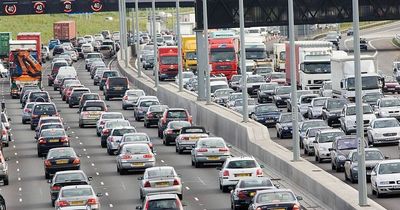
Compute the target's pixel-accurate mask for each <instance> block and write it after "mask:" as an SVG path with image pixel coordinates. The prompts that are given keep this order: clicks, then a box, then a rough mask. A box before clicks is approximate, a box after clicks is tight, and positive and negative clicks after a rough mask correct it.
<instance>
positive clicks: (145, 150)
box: [116, 144, 156, 175]
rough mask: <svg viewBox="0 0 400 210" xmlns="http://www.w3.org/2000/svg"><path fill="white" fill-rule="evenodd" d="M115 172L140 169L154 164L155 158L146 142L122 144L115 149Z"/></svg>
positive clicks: (123, 172) (121, 172)
mask: <svg viewBox="0 0 400 210" xmlns="http://www.w3.org/2000/svg"><path fill="white" fill-rule="evenodd" d="M116 160H117V172H118V173H119V174H120V175H124V174H125V173H126V172H127V171H142V170H145V169H146V168H151V167H154V166H155V165H156V158H155V155H154V154H153V152H152V150H151V148H150V147H149V145H148V144H123V145H122V146H121V147H120V148H118V150H117V157H116Z"/></svg>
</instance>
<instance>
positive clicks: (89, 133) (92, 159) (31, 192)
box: [0, 61, 327, 210]
mask: <svg viewBox="0 0 400 210" xmlns="http://www.w3.org/2000/svg"><path fill="white" fill-rule="evenodd" d="M84 65H85V64H84V62H83V61H78V62H77V63H75V64H74V66H75V68H76V69H77V71H78V77H79V79H80V81H81V82H82V84H84V85H85V86H86V87H89V88H90V89H91V91H92V92H98V93H99V94H100V95H102V93H101V92H100V91H99V90H98V87H97V86H93V82H92V80H91V79H90V75H89V73H88V72H86V71H85V69H84ZM111 66H112V68H116V65H115V62H114V63H111ZM44 68H45V69H46V71H45V72H44V74H43V75H47V74H48V71H49V63H47V64H45V65H44ZM0 82H1V97H2V98H3V99H4V100H5V102H6V107H7V112H8V114H9V116H10V117H11V120H12V132H13V136H12V140H13V141H12V142H11V143H10V147H9V148H5V149H4V154H5V156H6V157H7V158H8V159H9V160H8V164H9V174H10V185H9V186H1V187H0V193H1V194H2V195H3V196H4V197H5V199H6V202H7V209H9V210H21V209H29V210H47V209H53V208H52V207H51V203H50V195H49V184H48V183H47V181H46V180H45V177H44V169H43V159H41V158H38V157H37V153H36V142H35V140H34V138H33V136H34V132H33V131H31V130H30V129H29V125H23V124H22V123H21V116H20V113H21V108H20V107H21V105H20V104H19V101H18V100H12V99H11V98H10V96H9V94H8V90H9V85H8V81H7V80H5V79H3V80H1V81H0ZM43 84H47V81H46V79H45V80H44V81H43ZM44 86H45V88H44V89H45V90H47V91H48V92H49V93H50V95H51V97H52V101H53V102H54V103H56V105H57V108H58V109H59V110H61V116H62V118H63V120H64V122H65V123H66V124H67V126H68V127H69V130H68V133H69V135H71V137H70V138H71V139H72V141H71V146H72V147H73V148H74V149H75V151H76V152H77V154H78V155H80V156H81V169H82V170H83V171H85V172H86V174H87V175H88V176H92V177H93V178H94V180H93V181H92V186H93V188H94V189H95V191H96V192H101V193H102V194H103V197H102V198H101V199H100V202H101V205H102V209H118V210H132V209H135V206H137V205H139V204H140V200H139V185H138V181H137V178H138V177H140V176H141V173H136V174H129V175H124V176H120V175H119V174H118V173H117V170H116V161H115V157H113V156H109V155H108V154H107V153H106V150H105V149H103V148H101V147H100V142H99V137H97V136H96V133H95V129H94V128H79V126H78V114H77V113H76V111H77V109H71V108H68V106H67V104H66V103H65V102H63V101H62V100H61V97H60V95H59V94H58V91H53V90H52V87H48V86H47V85H44ZM131 87H132V86H131ZM107 104H108V105H109V106H110V107H109V110H110V111H120V112H122V113H123V114H124V115H125V117H126V118H127V119H128V120H129V121H130V122H131V124H132V125H133V126H135V127H136V129H137V130H138V132H145V133H147V134H148V135H149V136H150V137H151V140H152V141H153V144H154V145H155V150H156V152H157V157H156V158H157V165H170V166H173V167H175V169H176V171H177V173H179V174H181V177H182V181H183V186H184V193H183V198H184V199H183V203H184V204H185V205H186V207H185V209H187V210H206V209H212V210H222V209H229V207H230V200H229V194H227V193H225V194H223V193H221V191H220V190H219V188H218V182H217V175H218V171H217V170H215V167H205V168H201V169H195V168H194V167H192V166H191V163H190V156H189V155H178V154H177V153H175V149H174V147H171V146H170V147H166V146H163V145H162V142H161V140H160V139H159V138H158V137H157V130H156V128H151V129H147V128H145V127H144V126H143V122H135V121H134V119H133V112H132V111H131V110H122V108H121V101H120V100H113V101H107ZM232 150H233V155H236V156H237V155H243V153H241V152H240V151H238V150H236V149H235V148H233V149H232ZM261 164H262V163H261ZM265 173H266V174H267V175H268V176H269V177H274V178H278V179H279V178H280V177H279V175H277V174H275V173H274V172H272V171H267V170H265ZM276 183H278V184H279V185H280V186H281V187H287V188H291V189H293V190H294V192H296V193H297V194H299V195H301V196H303V198H304V201H302V205H303V207H305V208H307V209H327V208H326V207H322V206H323V205H322V204H320V203H319V202H318V201H315V200H314V199H313V198H312V197H311V196H309V195H307V194H303V192H302V190H301V189H298V188H296V186H292V185H291V183H290V182H289V181H287V180H283V179H282V180H279V181H277V182H276Z"/></svg>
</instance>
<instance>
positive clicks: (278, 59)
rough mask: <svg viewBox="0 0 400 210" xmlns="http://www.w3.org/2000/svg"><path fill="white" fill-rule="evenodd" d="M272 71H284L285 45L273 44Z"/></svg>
mask: <svg viewBox="0 0 400 210" xmlns="http://www.w3.org/2000/svg"><path fill="white" fill-rule="evenodd" d="M273 48H274V49H273V51H274V69H275V71H279V72H282V71H285V62H286V52H285V43H274V45H273Z"/></svg>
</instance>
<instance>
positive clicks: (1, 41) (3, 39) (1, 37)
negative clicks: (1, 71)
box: [0, 32, 11, 69]
mask: <svg viewBox="0 0 400 210" xmlns="http://www.w3.org/2000/svg"><path fill="white" fill-rule="evenodd" d="M10 40H11V32H0V61H2V63H3V66H4V68H6V69H8V54H9V52H10Z"/></svg>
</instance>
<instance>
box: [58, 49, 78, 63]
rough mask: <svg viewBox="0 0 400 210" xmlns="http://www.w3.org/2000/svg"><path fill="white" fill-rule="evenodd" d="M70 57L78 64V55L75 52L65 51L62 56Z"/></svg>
mask: <svg viewBox="0 0 400 210" xmlns="http://www.w3.org/2000/svg"><path fill="white" fill-rule="evenodd" d="M64 54H65V55H69V56H70V57H71V59H72V61H73V62H77V61H78V58H79V57H78V53H77V52H75V50H66V51H64V52H63V53H62V54H61V55H64Z"/></svg>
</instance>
